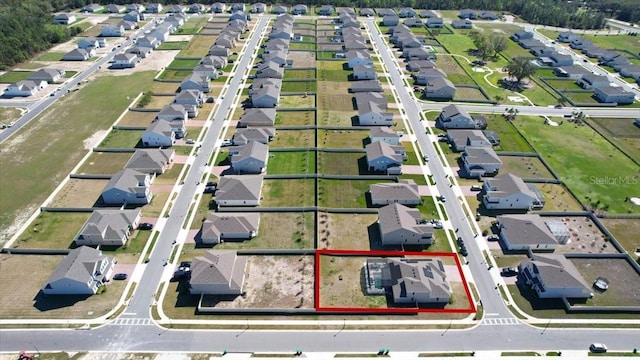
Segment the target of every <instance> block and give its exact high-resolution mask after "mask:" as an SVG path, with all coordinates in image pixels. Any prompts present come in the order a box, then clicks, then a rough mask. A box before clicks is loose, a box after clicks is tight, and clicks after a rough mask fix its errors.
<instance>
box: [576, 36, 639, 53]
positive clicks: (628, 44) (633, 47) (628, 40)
mask: <svg viewBox="0 0 640 360" xmlns="http://www.w3.org/2000/svg"><path fill="white" fill-rule="evenodd" d="M581 36H582V37H583V38H585V39H587V40H590V41H592V42H593V43H594V44H595V45H598V46H600V47H601V48H603V49H617V50H626V51H629V52H631V53H632V54H636V55H638V48H640V39H639V38H638V37H637V36H631V35H581Z"/></svg>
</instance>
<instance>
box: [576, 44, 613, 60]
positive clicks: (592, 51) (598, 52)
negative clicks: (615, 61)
mask: <svg viewBox="0 0 640 360" xmlns="http://www.w3.org/2000/svg"><path fill="white" fill-rule="evenodd" d="M608 51H609V50H606V49H603V48H601V47H598V46H595V45H592V46H585V47H583V48H582V53H583V54H585V55H587V56H588V57H590V58H600V56H602V55H604V54H606V53H607V52H608Z"/></svg>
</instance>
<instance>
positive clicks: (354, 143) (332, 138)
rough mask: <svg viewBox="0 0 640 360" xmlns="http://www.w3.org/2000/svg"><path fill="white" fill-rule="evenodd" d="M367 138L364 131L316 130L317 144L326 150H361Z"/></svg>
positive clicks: (367, 133)
mask: <svg viewBox="0 0 640 360" xmlns="http://www.w3.org/2000/svg"><path fill="white" fill-rule="evenodd" d="M368 137H369V131H366V130H364V131H363V130H358V129H355V130H347V129H345V130H318V142H319V143H320V144H321V145H322V146H321V147H323V148H327V149H331V148H333V149H362V148H364V141H365V140H366V139H367V138H368Z"/></svg>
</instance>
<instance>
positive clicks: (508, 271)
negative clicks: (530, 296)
mask: <svg viewBox="0 0 640 360" xmlns="http://www.w3.org/2000/svg"><path fill="white" fill-rule="evenodd" d="M500 274H501V275H502V276H516V275H518V268H517V267H506V268H502V270H501V271H500Z"/></svg>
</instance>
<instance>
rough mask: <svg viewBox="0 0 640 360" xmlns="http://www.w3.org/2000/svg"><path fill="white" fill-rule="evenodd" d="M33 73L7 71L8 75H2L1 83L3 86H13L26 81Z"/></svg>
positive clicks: (0, 76) (0, 77)
mask: <svg viewBox="0 0 640 360" xmlns="http://www.w3.org/2000/svg"><path fill="white" fill-rule="evenodd" d="M31 74H32V72H31V71H7V72H6V73H4V74H2V75H0V83H3V84H13V83H17V82H18V81H21V80H26V79H27V77H29V75H31Z"/></svg>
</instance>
